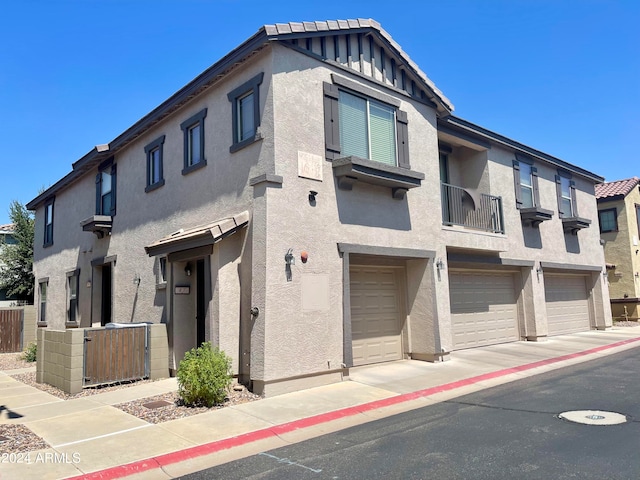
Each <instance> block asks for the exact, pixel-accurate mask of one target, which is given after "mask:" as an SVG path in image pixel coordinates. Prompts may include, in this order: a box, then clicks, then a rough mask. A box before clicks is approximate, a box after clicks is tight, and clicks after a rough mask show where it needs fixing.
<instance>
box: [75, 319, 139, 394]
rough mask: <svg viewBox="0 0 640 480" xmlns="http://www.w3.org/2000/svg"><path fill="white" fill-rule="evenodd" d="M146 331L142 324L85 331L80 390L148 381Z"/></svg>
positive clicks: (116, 325) (115, 325)
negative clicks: (109, 384) (82, 388)
mask: <svg viewBox="0 0 640 480" xmlns="http://www.w3.org/2000/svg"><path fill="white" fill-rule="evenodd" d="M149 331H150V330H149V329H148V328H147V325H146V324H113V323H112V324H108V327H106V328H96V329H86V330H85V333H84V376H83V386H85V387H88V386H94V385H103V384H108V383H117V382H125V381H129V380H141V379H143V378H148V377H149Z"/></svg>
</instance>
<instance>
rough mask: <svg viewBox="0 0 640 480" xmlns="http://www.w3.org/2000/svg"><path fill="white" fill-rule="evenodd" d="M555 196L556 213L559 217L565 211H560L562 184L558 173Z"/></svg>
mask: <svg viewBox="0 0 640 480" xmlns="http://www.w3.org/2000/svg"><path fill="white" fill-rule="evenodd" d="M556 197H557V198H558V214H559V216H560V217H563V216H564V215H565V212H563V211H562V184H561V181H560V175H556ZM567 215H568V213H567Z"/></svg>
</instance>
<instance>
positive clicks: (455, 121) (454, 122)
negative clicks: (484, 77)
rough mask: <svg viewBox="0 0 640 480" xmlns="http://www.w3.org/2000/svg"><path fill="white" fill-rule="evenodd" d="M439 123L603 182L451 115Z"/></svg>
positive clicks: (560, 161) (593, 175)
mask: <svg viewBox="0 0 640 480" xmlns="http://www.w3.org/2000/svg"><path fill="white" fill-rule="evenodd" d="M438 121H439V122H446V123H447V124H449V125H451V126H455V127H458V128H460V129H462V130H466V131H469V132H472V133H475V134H476V135H479V136H482V137H485V138H488V139H489V140H491V141H493V142H495V143H499V144H502V145H505V146H508V147H511V148H514V149H516V150H520V151H522V152H524V153H526V154H528V155H531V156H533V157H535V158H537V159H539V160H543V161H545V162H547V163H551V164H552V165H555V166H556V167H558V168H564V169H566V170H568V171H570V172H571V173H575V174H577V175H580V176H582V177H584V178H587V179H589V180H591V181H594V182H596V183H602V182H604V177H601V176H600V175H596V174H595V173H593V172H589V171H588V170H584V169H582V168H580V167H578V166H576V165H572V164H570V163H568V162H565V161H564V160H560V159H559V158H556V157H553V156H551V155H548V154H546V153H544V152H541V151H539V150H536V149H534V148H531V147H528V146H526V145H524V144H522V143H520V142H517V141H515V140H512V139H510V138H508V137H505V136H503V135H500V134H498V133H495V132H492V131H491V130H487V129H486V128H483V127H480V126H479V125H475V124H473V123H471V122H468V121H467V120H464V119H462V118H459V117H455V116H453V115H450V116H449V117H446V118H444V119H439V120H438Z"/></svg>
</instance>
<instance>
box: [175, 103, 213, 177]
mask: <svg viewBox="0 0 640 480" xmlns="http://www.w3.org/2000/svg"><path fill="white" fill-rule="evenodd" d="M206 116H207V109H206V108H203V109H202V110H200V111H199V112H198V113H196V114H195V115H193V116H192V117H190V118H188V119H187V120H185V121H184V122H182V123H181V124H180V128H181V129H182V131H183V133H184V168H183V169H182V174H183V175H185V174H187V173H189V172H191V171H193V170H197V169H198V168H201V167H204V166H205V165H206V164H207V160H206V159H205V157H204V119H205V117H206Z"/></svg>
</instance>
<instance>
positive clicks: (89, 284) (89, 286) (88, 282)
mask: <svg viewBox="0 0 640 480" xmlns="http://www.w3.org/2000/svg"><path fill="white" fill-rule="evenodd" d="M87 288H91V280H87Z"/></svg>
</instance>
